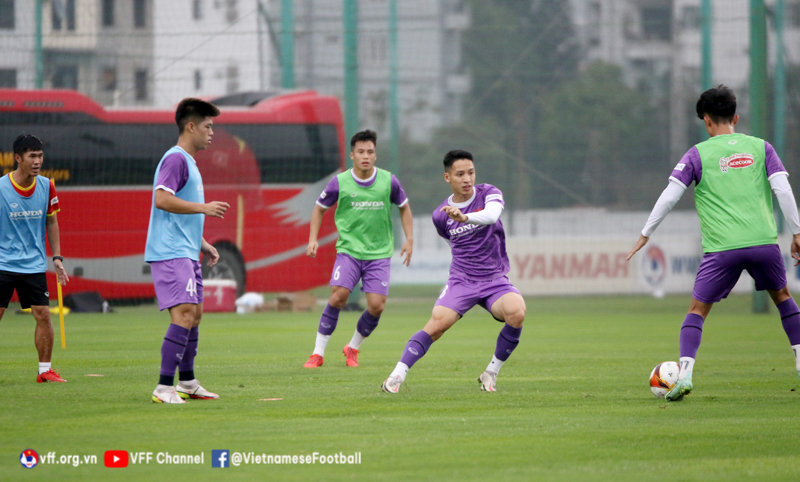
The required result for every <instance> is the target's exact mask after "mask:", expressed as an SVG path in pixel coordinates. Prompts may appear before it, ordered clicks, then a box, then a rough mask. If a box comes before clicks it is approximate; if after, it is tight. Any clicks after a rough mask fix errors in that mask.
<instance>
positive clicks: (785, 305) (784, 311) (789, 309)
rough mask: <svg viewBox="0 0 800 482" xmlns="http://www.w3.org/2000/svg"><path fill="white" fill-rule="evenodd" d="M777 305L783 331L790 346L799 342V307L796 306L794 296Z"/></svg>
mask: <svg viewBox="0 0 800 482" xmlns="http://www.w3.org/2000/svg"><path fill="white" fill-rule="evenodd" d="M777 307H778V313H780V314H781V323H782V324H783V331H785V332H786V336H788V337H789V344H790V345H792V346H794V345H798V344H800V309H798V308H797V303H796V302H795V301H794V298H789V299H788V300H786V301H783V302H782V303H780V304H778V305H777Z"/></svg>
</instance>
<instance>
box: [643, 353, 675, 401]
mask: <svg viewBox="0 0 800 482" xmlns="http://www.w3.org/2000/svg"><path fill="white" fill-rule="evenodd" d="M679 372H680V366H679V365H678V364H677V363H675V362H674V361H665V362H663V363H659V364H658V365H656V367H655V368H653V371H652V372H650V390H652V392H653V395H655V396H656V398H664V397H665V396H667V393H668V392H669V391H670V390H672V387H674V386H675V383H677V382H678V373H679Z"/></svg>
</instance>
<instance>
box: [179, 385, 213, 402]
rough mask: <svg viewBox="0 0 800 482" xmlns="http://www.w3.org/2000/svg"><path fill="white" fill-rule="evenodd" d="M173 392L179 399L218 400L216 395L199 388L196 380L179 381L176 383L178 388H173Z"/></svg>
mask: <svg viewBox="0 0 800 482" xmlns="http://www.w3.org/2000/svg"><path fill="white" fill-rule="evenodd" d="M175 391H176V392H178V395H179V396H180V397H181V398H194V399H197V400H214V399H216V398H219V395H217V394H216V393H211V392H209V391H208V390H206V389H205V388H203V387H201V386H200V382H198V381H197V380H181V381H179V382H178V386H177V387H175Z"/></svg>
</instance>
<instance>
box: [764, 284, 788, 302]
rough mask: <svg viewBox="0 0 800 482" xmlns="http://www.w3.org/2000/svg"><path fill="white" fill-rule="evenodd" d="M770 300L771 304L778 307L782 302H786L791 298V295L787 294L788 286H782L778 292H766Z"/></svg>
mask: <svg viewBox="0 0 800 482" xmlns="http://www.w3.org/2000/svg"><path fill="white" fill-rule="evenodd" d="M768 292H769V296H770V298H772V301H773V303H775V304H776V305H779V304H781V303H783V302H784V301H786V300H788V299H789V298H791V297H792V294H791V293H789V285H786V286H784V287H783V288H782V289H779V290H778V291H768Z"/></svg>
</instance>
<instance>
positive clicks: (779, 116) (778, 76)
mask: <svg viewBox="0 0 800 482" xmlns="http://www.w3.org/2000/svg"><path fill="white" fill-rule="evenodd" d="M785 12H786V10H785V6H784V2H783V0H776V1H775V138H774V139H773V141H774V144H773V146H774V147H775V151H776V152H777V153H778V156H782V155H783V154H784V149H785V148H786V67H785V64H784V49H783V16H784V14H785ZM780 219H783V218H782V217H781V218H780Z"/></svg>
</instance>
